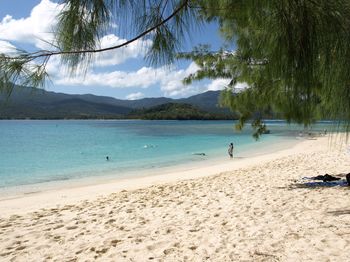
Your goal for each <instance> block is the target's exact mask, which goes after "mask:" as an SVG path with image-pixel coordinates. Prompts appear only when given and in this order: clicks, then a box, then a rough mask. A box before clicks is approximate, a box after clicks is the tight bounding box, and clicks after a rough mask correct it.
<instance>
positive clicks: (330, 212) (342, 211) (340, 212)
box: [327, 209, 350, 216]
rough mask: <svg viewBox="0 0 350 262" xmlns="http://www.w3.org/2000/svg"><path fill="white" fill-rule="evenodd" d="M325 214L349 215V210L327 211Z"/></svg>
mask: <svg viewBox="0 0 350 262" xmlns="http://www.w3.org/2000/svg"><path fill="white" fill-rule="evenodd" d="M327 213H328V214H332V215H335V216H342V215H350V209H344V210H335V211H329V212H327Z"/></svg>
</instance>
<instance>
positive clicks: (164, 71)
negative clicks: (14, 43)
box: [50, 63, 198, 96]
mask: <svg viewBox="0 0 350 262" xmlns="http://www.w3.org/2000/svg"><path fill="white" fill-rule="evenodd" d="M50 68H51V69H50V70H53V72H54V69H55V68H57V67H55V66H50ZM196 70H198V67H197V66H196V65H195V63H191V64H190V65H189V66H188V67H187V68H186V69H182V70H176V69H175V68H167V67H160V68H152V67H142V68H141V69H139V70H137V71H133V72H125V71H113V72H103V73H95V72H93V71H92V70H91V71H89V72H88V73H87V74H85V75H78V76H73V77H67V76H65V75H64V74H63V73H61V74H59V75H58V76H57V77H56V78H55V79H54V83H55V84H60V85H85V86H108V87H112V88H130V87H139V88H149V87H151V86H153V85H160V88H161V91H163V93H164V95H166V96H184V95H188V94H193V93H195V92H196V90H197V89H198V88H197V89H196V87H195V86H193V85H189V86H187V85H184V84H183V83H182V79H183V78H184V77H186V76H188V75H189V74H190V73H194V72H195V71H196ZM56 73H57V72H56Z"/></svg>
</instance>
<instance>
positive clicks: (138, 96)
mask: <svg viewBox="0 0 350 262" xmlns="http://www.w3.org/2000/svg"><path fill="white" fill-rule="evenodd" d="M143 97H145V95H144V94H143V93H141V92H137V93H131V94H129V95H127V96H126V97H125V98H126V99H128V100H136V99H141V98H143Z"/></svg>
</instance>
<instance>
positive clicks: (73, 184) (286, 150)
mask: <svg viewBox="0 0 350 262" xmlns="http://www.w3.org/2000/svg"><path fill="white" fill-rule="evenodd" d="M316 139H322V140H326V139H327V140H329V139H330V138H329V137H318V138H316ZM313 141H315V138H312V139H305V138H304V139H302V140H295V141H294V140H293V141H292V140H291V141H288V142H287V141H284V142H283V143H282V144H278V143H277V144H275V145H273V146H272V147H270V148H268V149H266V148H265V150H261V149H260V150H258V151H254V150H248V151H247V152H248V153H250V154H251V155H250V156H249V157H236V158H234V159H233V160H230V159H228V158H223V159H220V158H219V159H215V158H213V159H208V160H203V161H200V162H196V163H185V164H179V165H175V166H169V167H162V168H156V169H153V170H152V169H149V170H139V171H137V172H135V173H134V175H133V176H128V177H124V178H113V177H112V175H113V173H111V174H110V175H108V176H103V177H87V178H82V179H71V180H65V181H53V182H49V183H42V184H34V185H25V186H19V187H11V188H9V189H8V190H7V189H6V190H3V192H2V193H1V194H0V209H1V210H2V212H1V213H2V215H6V214H7V215H8V214H14V213H18V212H19V213H26V212H30V211H33V210H37V209H42V208H47V207H49V206H54V205H66V204H72V203H76V202H79V201H82V200H86V199H93V198H98V197H102V196H106V195H108V194H112V193H115V192H119V191H122V190H136V189H140V188H146V187H149V186H152V185H159V184H163V183H173V182H179V181H182V180H191V179H196V178H201V177H207V176H213V175H217V174H220V173H223V172H229V171H235V170H238V169H241V168H248V167H250V166H254V165H257V164H263V163H266V162H268V161H272V160H275V159H278V158H280V157H284V156H288V155H292V154H295V153H297V152H299V151H300V148H302V150H303V151H304V150H305V148H308V149H309V147H310V145H311V144H314V143H313ZM311 148H314V145H313V146H311ZM247 152H246V153H247ZM45 184H46V185H45ZM18 189H20V190H18ZM23 189H25V190H23ZM0 192H1V191H0ZM4 192H5V193H4ZM6 193H7V194H6ZM48 199H49V200H50V201H49V202H48V201H47V200H48Z"/></svg>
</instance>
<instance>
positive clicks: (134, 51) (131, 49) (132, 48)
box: [95, 34, 152, 66]
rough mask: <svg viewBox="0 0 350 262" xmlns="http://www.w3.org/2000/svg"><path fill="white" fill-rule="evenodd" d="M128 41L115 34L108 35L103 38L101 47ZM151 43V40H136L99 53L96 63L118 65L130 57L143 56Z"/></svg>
mask: <svg viewBox="0 0 350 262" xmlns="http://www.w3.org/2000/svg"><path fill="white" fill-rule="evenodd" d="M126 41H127V40H126V39H122V38H119V37H118V36H116V35H114V34H110V35H106V36H104V37H102V39H101V48H106V47H110V46H116V45H120V44H122V43H125V42H126ZM151 44H152V41H151V40H136V41H134V42H132V43H130V44H129V45H127V46H125V47H122V48H118V49H114V50H111V51H106V52H103V53H99V54H97V55H96V57H95V61H96V63H95V64H96V65H97V66H110V65H118V64H121V63H123V62H125V61H126V60H127V59H129V58H138V57H142V56H144V55H145V54H146V52H147V50H148V48H149V47H150V46H151Z"/></svg>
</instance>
